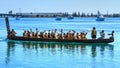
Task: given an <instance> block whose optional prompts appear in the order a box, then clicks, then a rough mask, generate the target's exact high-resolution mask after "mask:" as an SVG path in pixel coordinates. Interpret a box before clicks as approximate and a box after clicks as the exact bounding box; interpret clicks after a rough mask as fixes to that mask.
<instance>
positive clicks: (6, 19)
mask: <svg viewBox="0 0 120 68" xmlns="http://www.w3.org/2000/svg"><path fill="white" fill-rule="evenodd" d="M5 22H6V28H7V37H9V36H10V25H9V19H8V17H5Z"/></svg>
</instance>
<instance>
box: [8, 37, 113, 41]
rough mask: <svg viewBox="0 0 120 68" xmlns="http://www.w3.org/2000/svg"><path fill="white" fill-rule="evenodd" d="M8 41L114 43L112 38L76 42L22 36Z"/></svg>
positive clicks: (10, 38)
mask: <svg viewBox="0 0 120 68" xmlns="http://www.w3.org/2000/svg"><path fill="white" fill-rule="evenodd" d="M8 39H9V40H18V41H44V42H77V43H111V42H113V41H114V38H106V39H87V40H81V39H79V40H77V39H49V38H48V39H44V38H43V39H41V38H24V37H22V36H14V37H8Z"/></svg>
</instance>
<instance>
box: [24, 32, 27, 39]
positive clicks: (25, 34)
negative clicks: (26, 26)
mask: <svg viewBox="0 0 120 68" xmlns="http://www.w3.org/2000/svg"><path fill="white" fill-rule="evenodd" d="M23 37H24V38H26V37H27V32H26V30H24V32H23Z"/></svg>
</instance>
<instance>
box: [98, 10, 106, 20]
mask: <svg viewBox="0 0 120 68" xmlns="http://www.w3.org/2000/svg"><path fill="white" fill-rule="evenodd" d="M104 20H105V18H104V16H103V15H102V14H101V13H100V12H99V11H98V12H97V19H96V21H104Z"/></svg>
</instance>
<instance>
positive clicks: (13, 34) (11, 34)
mask: <svg viewBox="0 0 120 68" xmlns="http://www.w3.org/2000/svg"><path fill="white" fill-rule="evenodd" d="M10 36H11V37H14V36H16V32H15V31H14V29H12V31H11V32H10Z"/></svg>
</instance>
